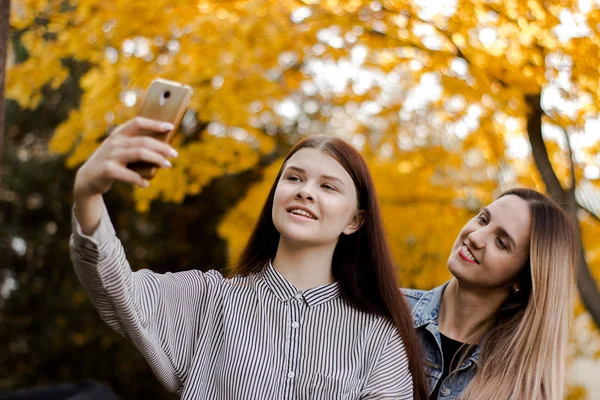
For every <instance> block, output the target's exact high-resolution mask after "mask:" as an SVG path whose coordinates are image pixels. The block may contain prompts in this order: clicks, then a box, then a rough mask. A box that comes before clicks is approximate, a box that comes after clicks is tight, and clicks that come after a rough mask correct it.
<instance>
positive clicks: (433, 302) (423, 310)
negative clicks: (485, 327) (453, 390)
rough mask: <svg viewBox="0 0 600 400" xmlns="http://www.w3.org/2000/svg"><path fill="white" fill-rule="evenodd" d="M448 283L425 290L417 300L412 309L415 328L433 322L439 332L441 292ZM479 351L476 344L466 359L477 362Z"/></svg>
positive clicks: (479, 346) (478, 346)
mask: <svg viewBox="0 0 600 400" xmlns="http://www.w3.org/2000/svg"><path fill="white" fill-rule="evenodd" d="M448 283H449V282H446V283H444V284H443V285H441V286H438V287H436V288H434V289H431V290H429V291H427V292H425V293H424V294H423V296H421V298H420V299H419V301H417V303H416V304H415V306H414V307H413V309H412V317H413V322H414V327H415V329H418V328H421V327H423V326H428V325H430V324H433V325H434V326H435V329H434V330H435V331H437V332H439V324H438V318H439V311H440V303H441V301H442V294H443V293H444V290H446V286H448ZM480 352H481V345H480V344H478V345H477V346H476V347H475V349H474V350H473V353H471V355H470V356H469V357H468V360H471V361H473V362H474V363H475V364H477V363H478V361H479V354H480Z"/></svg>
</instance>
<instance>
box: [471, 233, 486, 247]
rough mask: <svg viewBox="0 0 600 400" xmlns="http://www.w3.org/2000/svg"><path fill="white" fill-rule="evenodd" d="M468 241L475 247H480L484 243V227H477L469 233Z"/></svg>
mask: <svg viewBox="0 0 600 400" xmlns="http://www.w3.org/2000/svg"><path fill="white" fill-rule="evenodd" d="M467 239H468V241H469V243H470V244H471V245H472V246H473V247H475V248H478V249H480V248H482V247H483V246H484V245H485V232H484V229H483V228H481V229H477V230H474V231H473V232H471V233H469V235H468V236H467Z"/></svg>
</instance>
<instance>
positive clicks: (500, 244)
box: [496, 238, 506, 250]
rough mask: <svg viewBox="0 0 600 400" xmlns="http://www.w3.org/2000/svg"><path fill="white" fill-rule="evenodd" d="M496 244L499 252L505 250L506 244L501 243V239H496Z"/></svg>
mask: <svg viewBox="0 0 600 400" xmlns="http://www.w3.org/2000/svg"><path fill="white" fill-rule="evenodd" d="M496 243H497V244H498V248H499V249H500V250H505V249H506V244H505V243H504V242H503V241H502V239H500V238H496Z"/></svg>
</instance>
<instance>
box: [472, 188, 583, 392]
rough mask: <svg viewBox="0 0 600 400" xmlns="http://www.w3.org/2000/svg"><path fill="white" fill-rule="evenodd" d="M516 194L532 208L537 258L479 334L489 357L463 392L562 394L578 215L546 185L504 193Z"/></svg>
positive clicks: (483, 357)
mask: <svg viewBox="0 0 600 400" xmlns="http://www.w3.org/2000/svg"><path fill="white" fill-rule="evenodd" d="M508 195H514V196H518V197H519V198H521V199H523V200H525V201H526V202H527V203H528V205H529V209H530V211H531V216H532V222H531V238H530V254H529V259H528V262H527V263H526V264H525V265H524V266H523V268H522V270H521V272H520V275H519V278H518V280H519V282H518V283H519V288H520V291H519V292H518V293H513V294H512V295H511V296H509V298H508V299H507V300H506V301H505V303H504V304H503V305H502V306H501V307H500V308H499V310H498V311H497V312H496V315H495V316H494V317H493V318H492V320H490V321H488V323H487V324H485V326H484V327H483V328H482V330H480V331H479V332H476V333H475V335H478V336H479V337H481V336H483V341H482V351H481V361H480V362H479V364H478V370H477V372H476V374H475V377H474V378H473V380H472V381H471V383H470V384H469V386H468V387H467V388H466V389H465V391H464V392H463V393H462V394H461V396H460V398H461V399H462V400H471V399H491V400H495V399H498V400H500V399H502V400H504V399H513V400H521V399H523V400H528V399H544V400H561V399H562V398H563V397H564V392H565V378H566V364H567V342H568V336H569V328H570V324H571V320H572V314H573V309H572V299H573V287H574V283H573V282H574V275H575V272H574V271H575V266H576V263H577V259H578V248H579V247H578V242H577V239H576V234H575V230H574V227H573V225H572V224H573V221H572V220H571V219H570V218H569V217H568V216H567V214H566V213H565V212H564V211H563V210H561V209H560V208H559V207H558V206H557V205H556V204H555V203H554V202H553V201H552V200H550V199H549V198H548V197H546V196H544V195H543V194H541V193H539V192H536V191H534V190H531V189H512V190H509V191H506V192H504V193H502V194H501V195H500V197H503V196H508Z"/></svg>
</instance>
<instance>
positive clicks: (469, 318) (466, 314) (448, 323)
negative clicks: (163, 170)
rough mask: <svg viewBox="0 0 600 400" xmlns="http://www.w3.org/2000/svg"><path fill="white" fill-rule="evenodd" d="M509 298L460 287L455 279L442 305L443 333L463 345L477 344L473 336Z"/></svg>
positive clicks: (444, 295)
mask: <svg viewBox="0 0 600 400" xmlns="http://www.w3.org/2000/svg"><path fill="white" fill-rule="evenodd" d="M506 296H507V294H506V293H505V292H502V291H493V290H485V291H483V290H482V291H478V290H474V289H470V288H467V287H464V286H461V285H460V283H459V282H458V281H457V280H456V278H453V279H452V280H451V281H450V283H448V286H447V287H446V289H445V290H444V294H443V295H442V300H441V303H440V312H439V317H438V323H439V327H440V332H441V333H443V334H444V335H445V336H447V337H449V338H451V339H454V340H457V341H459V342H462V343H474V342H478V341H479V340H480V338H479V337H475V338H474V337H473V334H474V333H475V332H476V330H477V329H478V328H479V327H481V326H482V325H483V324H485V323H486V322H487V321H489V320H490V319H491V318H492V317H493V316H494V314H495V313H496V311H497V310H498V308H499V307H500V306H501V305H502V303H503V302H504V301H505V300H506Z"/></svg>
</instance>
